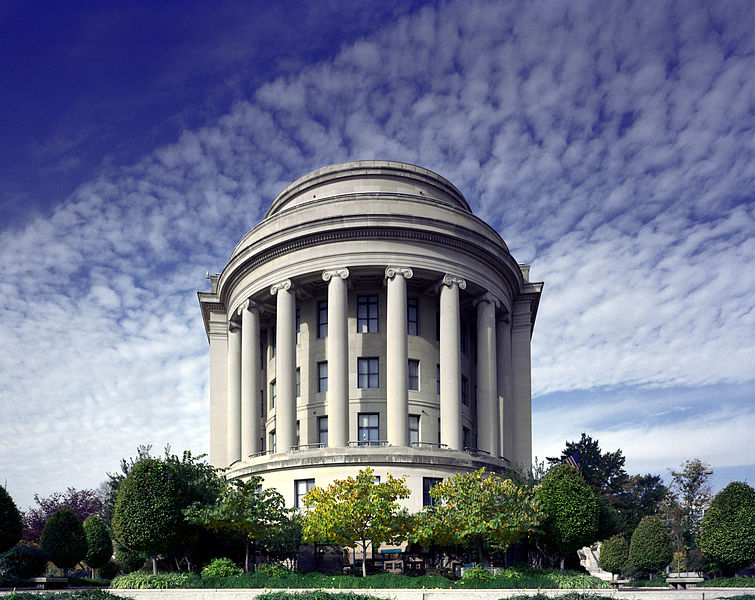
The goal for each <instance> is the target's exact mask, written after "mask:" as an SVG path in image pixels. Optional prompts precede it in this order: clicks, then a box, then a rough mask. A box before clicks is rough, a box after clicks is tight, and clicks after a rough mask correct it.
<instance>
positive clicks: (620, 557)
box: [598, 535, 629, 573]
mask: <svg viewBox="0 0 755 600" xmlns="http://www.w3.org/2000/svg"><path fill="white" fill-rule="evenodd" d="M628 562H629V544H627V540H626V538H625V537H624V536H623V535H615V536H613V537H611V538H608V539H607V540H606V541H605V542H603V543H602V544H601V545H600V558H599V559H598V564H599V565H600V568H601V569H603V570H604V571H608V572H609V573H620V572H621V570H622V569H623V568H624V567H626V566H627V563H628Z"/></svg>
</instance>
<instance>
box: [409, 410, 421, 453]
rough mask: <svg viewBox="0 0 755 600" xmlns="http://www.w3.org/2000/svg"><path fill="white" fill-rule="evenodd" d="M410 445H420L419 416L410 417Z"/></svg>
mask: <svg viewBox="0 0 755 600" xmlns="http://www.w3.org/2000/svg"><path fill="white" fill-rule="evenodd" d="M409 445H410V446H417V445H419V415H409Z"/></svg>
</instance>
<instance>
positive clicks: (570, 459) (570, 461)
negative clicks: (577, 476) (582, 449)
mask: <svg viewBox="0 0 755 600" xmlns="http://www.w3.org/2000/svg"><path fill="white" fill-rule="evenodd" d="M564 462H565V463H566V464H567V465H569V466H570V467H574V468H575V469H579V450H577V451H576V452H575V453H574V454H572V455H571V456H567V457H566V458H565V459H564Z"/></svg>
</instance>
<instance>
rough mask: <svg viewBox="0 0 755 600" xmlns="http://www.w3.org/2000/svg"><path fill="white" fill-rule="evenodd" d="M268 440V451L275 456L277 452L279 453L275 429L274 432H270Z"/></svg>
mask: <svg viewBox="0 0 755 600" xmlns="http://www.w3.org/2000/svg"><path fill="white" fill-rule="evenodd" d="M267 438H268V441H267V449H268V450H269V451H270V452H272V453H273V454H275V453H276V452H277V451H278V449H277V448H276V446H275V429H273V430H272V431H271V432H270V434H269V435H268V436H267Z"/></svg>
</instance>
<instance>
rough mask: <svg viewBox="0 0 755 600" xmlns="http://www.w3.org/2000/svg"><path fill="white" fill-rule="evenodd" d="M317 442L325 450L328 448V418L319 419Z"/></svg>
mask: <svg viewBox="0 0 755 600" xmlns="http://www.w3.org/2000/svg"><path fill="white" fill-rule="evenodd" d="M317 442H318V443H319V444H320V446H322V447H323V448H327V447H328V417H317Z"/></svg>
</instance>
